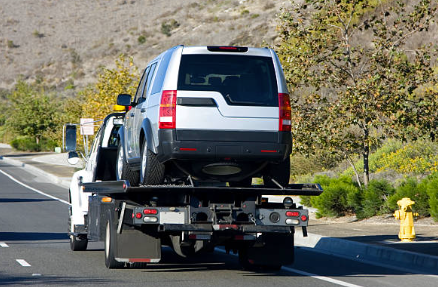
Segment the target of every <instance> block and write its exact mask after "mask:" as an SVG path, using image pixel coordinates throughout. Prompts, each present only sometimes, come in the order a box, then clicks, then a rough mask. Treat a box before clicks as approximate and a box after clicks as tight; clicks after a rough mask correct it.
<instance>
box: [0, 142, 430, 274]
mask: <svg viewBox="0 0 438 287" xmlns="http://www.w3.org/2000/svg"><path fill="white" fill-rule="evenodd" d="M0 162H5V163H8V164H11V165H15V166H21V167H23V168H25V169H27V170H29V171H30V172H33V173H36V174H38V175H40V176H44V177H46V178H48V179H50V180H51V181H52V182H54V183H57V184H59V185H61V186H62V187H64V188H68V186H69V182H70V179H71V176H72V174H73V173H74V172H75V171H76V170H78V169H79V168H80V165H77V166H70V165H69V164H68V163H67V154H57V153H20V152H16V151H13V150H12V149H10V148H9V147H7V146H5V145H3V144H0ZM415 231H416V234H417V239H416V240H415V241H413V242H410V243H405V242H403V243H402V242H400V240H399V239H398V232H399V223H398V221H397V220H395V219H394V218H393V217H392V216H390V215H388V216H381V217H373V218H370V219H367V220H361V221H357V220H356V219H355V217H342V218H334V219H330V218H323V219H316V218H315V214H314V213H312V212H311V214H310V221H309V227H308V235H309V236H308V237H303V236H302V233H301V229H299V228H298V229H297V232H296V236H295V244H296V246H298V247H301V248H313V249H315V250H318V251H320V252H324V253H328V254H334V255H338V256H343V257H347V258H352V259H362V260H365V261H371V262H373V263H380V264H386V265H391V266H394V267H401V269H404V270H405V271H407V272H422V273H424V272H426V273H430V274H438V223H435V222H434V221H433V220H432V219H430V218H426V219H420V220H418V221H416V222H415Z"/></svg>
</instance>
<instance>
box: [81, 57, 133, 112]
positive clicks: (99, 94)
mask: <svg viewBox="0 0 438 287" xmlns="http://www.w3.org/2000/svg"><path fill="white" fill-rule="evenodd" d="M115 64H116V67H115V68H114V69H103V71H102V72H101V73H100V75H99V78H98V81H97V83H96V84H94V85H93V86H91V87H88V88H86V89H84V90H83V91H82V92H81V93H80V101H82V102H83V104H82V117H90V118H93V119H95V120H99V119H103V118H105V116H107V115H108V114H109V113H111V112H112V111H113V106H114V105H115V104H116V100H117V95H119V94H122V93H124V94H131V95H133V94H134V93H135V89H136V84H137V82H138V74H137V68H136V67H135V66H134V62H133V59H132V58H128V59H127V58H126V57H125V56H124V55H120V56H119V58H118V59H117V60H116V62H115Z"/></svg>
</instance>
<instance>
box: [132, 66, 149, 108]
mask: <svg viewBox="0 0 438 287" xmlns="http://www.w3.org/2000/svg"><path fill="white" fill-rule="evenodd" d="M149 70H150V67H147V68H146V69H145V70H144V73H143V76H141V80H140V83H139V84H138V87H137V92H135V97H134V103H138V102H139V100H140V97H141V95H142V94H143V90H144V85H145V82H146V79H147V78H148V73H149Z"/></svg>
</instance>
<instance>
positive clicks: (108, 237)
mask: <svg viewBox="0 0 438 287" xmlns="http://www.w3.org/2000/svg"><path fill="white" fill-rule="evenodd" d="M116 248H117V237H116V228H115V226H114V224H113V223H112V220H111V219H108V221H107V222H106V228H105V266H106V267H107V268H108V269H119V268H122V267H123V266H124V265H125V264H124V263H123V262H118V261H116V258H115V254H114V250H115V249H116Z"/></svg>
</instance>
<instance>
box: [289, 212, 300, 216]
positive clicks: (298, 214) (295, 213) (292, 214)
mask: <svg viewBox="0 0 438 287" xmlns="http://www.w3.org/2000/svg"><path fill="white" fill-rule="evenodd" d="M286 216H287V217H298V216H300V213H299V212H298V211H286Z"/></svg>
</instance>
